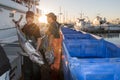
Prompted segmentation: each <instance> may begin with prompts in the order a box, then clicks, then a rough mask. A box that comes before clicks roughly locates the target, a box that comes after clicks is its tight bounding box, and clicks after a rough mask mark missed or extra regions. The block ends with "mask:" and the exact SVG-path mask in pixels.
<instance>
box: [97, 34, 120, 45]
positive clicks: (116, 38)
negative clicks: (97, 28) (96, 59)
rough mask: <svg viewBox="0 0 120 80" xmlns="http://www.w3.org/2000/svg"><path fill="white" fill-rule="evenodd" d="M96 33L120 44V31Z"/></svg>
mask: <svg viewBox="0 0 120 80" xmlns="http://www.w3.org/2000/svg"><path fill="white" fill-rule="evenodd" d="M96 35H98V36H100V37H103V38H104V39H105V40H107V41H109V42H112V43H114V44H116V45H119V46H120V33H103V34H102V33H101V34H96Z"/></svg>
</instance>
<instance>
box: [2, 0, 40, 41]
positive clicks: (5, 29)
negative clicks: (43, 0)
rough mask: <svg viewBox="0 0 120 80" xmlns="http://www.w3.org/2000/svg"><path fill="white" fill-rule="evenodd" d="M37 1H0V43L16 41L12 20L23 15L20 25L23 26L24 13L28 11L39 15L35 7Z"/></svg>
mask: <svg viewBox="0 0 120 80" xmlns="http://www.w3.org/2000/svg"><path fill="white" fill-rule="evenodd" d="M38 2H39V0H0V43H5V42H9V43H10V42H14V41H16V40H17V35H16V29H15V25H14V23H13V22H12V19H15V20H18V19H19V16H21V15H23V20H22V21H21V23H20V24H21V25H24V24H25V13H26V11H28V10H31V11H34V12H35V13H36V14H37V13H38V14H40V10H39V9H38V8H37V7H36V6H37V5H38V4H37V3H38Z"/></svg>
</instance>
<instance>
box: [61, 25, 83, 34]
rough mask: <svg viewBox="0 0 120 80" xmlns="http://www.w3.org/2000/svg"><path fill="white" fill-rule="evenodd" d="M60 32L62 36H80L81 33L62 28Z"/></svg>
mask: <svg viewBox="0 0 120 80" xmlns="http://www.w3.org/2000/svg"><path fill="white" fill-rule="evenodd" d="M61 32H62V34H63V35H64V34H81V33H82V32H80V31H76V30H73V29H70V28H64V27H62V28H61Z"/></svg>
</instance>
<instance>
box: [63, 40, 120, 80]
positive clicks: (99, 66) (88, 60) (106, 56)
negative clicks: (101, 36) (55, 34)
mask: <svg viewBox="0 0 120 80" xmlns="http://www.w3.org/2000/svg"><path fill="white" fill-rule="evenodd" d="M62 53H63V56H64V58H63V59H62V61H63V63H64V64H63V67H64V70H66V71H65V72H64V77H65V80H119V79H120V48H118V47H117V46H115V45H114V44H112V43H110V42H107V41H104V40H90V39H84V40H83V39H81V40H64V41H63V50H62Z"/></svg>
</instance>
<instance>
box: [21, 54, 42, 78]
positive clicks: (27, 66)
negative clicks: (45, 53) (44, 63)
mask: <svg viewBox="0 0 120 80" xmlns="http://www.w3.org/2000/svg"><path fill="white" fill-rule="evenodd" d="M23 61H24V66H23V76H24V80H41V79H40V78H41V75H40V66H38V65H37V64H36V63H33V62H32V61H31V60H30V59H29V58H28V57H25V56H24V57H23Z"/></svg>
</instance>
